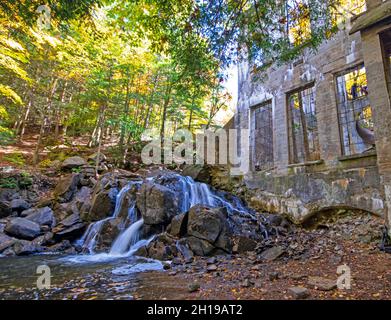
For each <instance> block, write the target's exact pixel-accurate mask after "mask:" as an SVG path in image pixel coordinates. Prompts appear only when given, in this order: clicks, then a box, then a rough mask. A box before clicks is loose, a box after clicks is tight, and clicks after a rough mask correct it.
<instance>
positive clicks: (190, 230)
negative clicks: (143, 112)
mask: <svg viewBox="0 0 391 320" xmlns="http://www.w3.org/2000/svg"><path fill="white" fill-rule="evenodd" d="M103 165H104V163H102V166H103ZM75 168H76V169H77V170H75ZM61 170H62V172H61V177H60V178H58V179H57V178H48V177H46V176H42V175H41V176H37V175H32V176H28V175H26V174H25V173H23V172H22V173H21V172H18V171H13V170H8V171H7V172H3V173H2V174H1V181H2V186H1V188H0V217H1V218H0V256H1V257H0V270H1V271H2V272H1V276H0V298H2V299H152V298H156V299H201V298H202V299H209V298H211V299H215V298H222V299H239V298H240V299H270V298H271V299H288V298H291V299H306V298H314V299H323V298H341V299H354V298H383V299H384V298H385V299H388V298H390V297H391V294H390V290H389V284H390V281H391V274H389V271H388V270H390V268H389V266H390V263H391V259H390V257H391V256H389V255H388V254H385V253H383V252H381V251H380V250H379V244H380V242H381V236H382V226H383V224H384V222H383V221H382V220H381V219H380V218H377V217H374V216H371V215H369V214H367V213H364V212H357V211H354V212H353V211H349V210H342V209H341V210H334V211H330V212H324V213H322V214H321V215H319V216H315V217H313V219H311V220H310V221H308V222H307V225H306V228H303V227H298V226H295V225H293V224H292V223H290V222H289V221H288V220H287V219H285V218H283V217H281V216H276V215H270V214H268V213H265V212H255V211H254V210H252V209H250V208H248V207H247V206H246V204H245V203H244V202H243V201H242V200H241V199H239V198H237V197H235V196H234V195H232V194H231V193H227V192H223V191H218V190H216V189H213V188H212V187H210V186H209V185H207V184H205V183H202V182H197V181H195V180H193V179H192V178H191V177H189V176H187V175H186V172H185V175H180V174H178V173H176V172H171V171H166V170H148V171H147V170H140V171H139V172H127V171H123V170H112V171H109V172H106V173H103V172H102V174H101V176H100V177H99V179H96V177H95V170H94V169H93V168H92V167H91V166H89V165H88V164H87V162H86V161H85V160H84V159H67V160H65V161H64V163H63V164H62V166H61ZM188 175H193V174H192V172H191V170H190V171H189V170H188ZM193 176H194V178H196V179H197V175H193ZM200 180H203V179H200ZM204 182H205V180H204ZM42 265H46V266H48V267H49V268H50V272H51V277H52V278H51V279H52V283H51V287H50V288H49V289H44V290H40V289H38V288H37V282H36V281H37V278H38V277H39V274H37V268H38V267H39V266H42ZM341 268H342V269H341ZM338 272H339V274H338ZM346 272H349V273H350V276H349V283H351V289H346V288H345V289H344V290H341V289H340V288H339V289H338V288H337V279H338V277H339V276H340V275H341V274H345V273H346ZM345 275H346V274H345Z"/></svg>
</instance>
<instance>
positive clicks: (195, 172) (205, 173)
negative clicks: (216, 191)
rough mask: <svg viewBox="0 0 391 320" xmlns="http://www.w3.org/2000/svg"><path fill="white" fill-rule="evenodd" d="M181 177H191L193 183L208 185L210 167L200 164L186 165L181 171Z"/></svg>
mask: <svg viewBox="0 0 391 320" xmlns="http://www.w3.org/2000/svg"><path fill="white" fill-rule="evenodd" d="M182 175H184V176H188V177H191V178H193V180H195V181H199V182H203V183H208V184H210V182H211V167H210V166H208V165H200V164H194V165H188V166H186V167H185V168H184V169H183V172H182Z"/></svg>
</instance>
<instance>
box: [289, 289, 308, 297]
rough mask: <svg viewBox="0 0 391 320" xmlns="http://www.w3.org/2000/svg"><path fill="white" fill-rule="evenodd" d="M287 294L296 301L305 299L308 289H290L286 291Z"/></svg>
mask: <svg viewBox="0 0 391 320" xmlns="http://www.w3.org/2000/svg"><path fill="white" fill-rule="evenodd" d="M288 292H289V293H290V295H291V296H292V297H293V298H294V299H297V300H301V299H305V298H307V297H309V295H310V294H309V292H308V289H306V288H303V287H291V288H289V289H288Z"/></svg>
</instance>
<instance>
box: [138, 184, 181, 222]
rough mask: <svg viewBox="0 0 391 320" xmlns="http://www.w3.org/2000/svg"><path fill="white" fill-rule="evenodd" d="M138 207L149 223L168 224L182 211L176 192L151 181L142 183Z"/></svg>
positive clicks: (145, 220)
mask: <svg viewBox="0 0 391 320" xmlns="http://www.w3.org/2000/svg"><path fill="white" fill-rule="evenodd" d="M137 207H138V209H139V210H140V212H141V215H142V217H143V219H144V223H145V224H147V225H168V224H169V223H170V222H171V219H172V218H173V217H174V216H176V215H177V214H178V213H179V211H180V210H179V206H178V199H177V196H176V194H175V192H173V191H172V190H170V189H168V188H166V187H164V186H162V185H159V184H154V183H150V182H146V183H144V184H143V185H142V187H141V189H140V192H139V194H138V195H137Z"/></svg>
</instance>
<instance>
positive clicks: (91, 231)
mask: <svg viewBox="0 0 391 320" xmlns="http://www.w3.org/2000/svg"><path fill="white" fill-rule="evenodd" d="M139 183H140V182H139V181H137V182H130V183H129V184H127V185H126V186H125V187H123V188H122V189H121V191H120V192H119V193H118V194H117V196H116V202H115V209H114V213H113V215H112V216H110V217H108V218H105V219H102V220H99V221H97V222H93V223H91V224H90V225H89V226H88V228H87V230H86V232H85V233H84V235H83V236H82V237H81V239H79V240H78V241H77V244H78V245H80V246H81V247H82V248H83V250H87V251H88V253H90V254H93V253H94V249H95V245H96V240H97V237H98V236H99V234H100V232H101V230H102V227H103V225H104V224H105V223H106V222H109V221H111V220H114V219H116V218H117V217H118V215H119V214H120V212H121V208H122V205H123V201H124V198H125V196H126V193H127V192H128V191H129V190H130V189H131V188H132V187H133V186H134V185H135V184H139ZM133 207H134V206H133ZM129 215H130V214H129ZM131 218H132V217H131ZM133 222H134V221H133Z"/></svg>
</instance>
